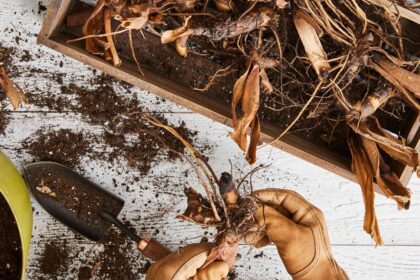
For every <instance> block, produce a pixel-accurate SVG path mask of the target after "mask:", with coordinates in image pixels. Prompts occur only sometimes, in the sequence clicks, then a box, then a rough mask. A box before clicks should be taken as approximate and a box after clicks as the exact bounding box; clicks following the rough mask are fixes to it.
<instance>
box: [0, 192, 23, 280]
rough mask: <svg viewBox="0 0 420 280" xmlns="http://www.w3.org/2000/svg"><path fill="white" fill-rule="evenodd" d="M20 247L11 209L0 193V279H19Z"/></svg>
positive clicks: (20, 265)
mask: <svg viewBox="0 0 420 280" xmlns="http://www.w3.org/2000/svg"><path fill="white" fill-rule="evenodd" d="M21 267H22V248H21V244H20V237H19V230H18V228H17V225H16V221H15V218H14V216H13V213H12V210H11V209H10V207H9V205H8V204H7V202H6V199H5V198H4V197H3V196H2V195H1V194H0V280H18V279H20V273H21Z"/></svg>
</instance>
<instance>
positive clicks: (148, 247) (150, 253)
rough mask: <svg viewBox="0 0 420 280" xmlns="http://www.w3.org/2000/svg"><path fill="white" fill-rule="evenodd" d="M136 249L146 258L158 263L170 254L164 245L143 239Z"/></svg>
mask: <svg viewBox="0 0 420 280" xmlns="http://www.w3.org/2000/svg"><path fill="white" fill-rule="evenodd" d="M138 248H139V249H140V251H141V252H142V253H143V255H144V256H145V257H146V258H149V259H151V260H154V261H158V260H160V259H162V258H164V257H166V256H167V255H169V254H170V253H172V252H171V251H170V250H169V249H168V248H166V246H165V245H163V244H162V243H160V242H159V241H157V240H155V239H147V238H143V239H142V240H141V241H140V242H139V245H138Z"/></svg>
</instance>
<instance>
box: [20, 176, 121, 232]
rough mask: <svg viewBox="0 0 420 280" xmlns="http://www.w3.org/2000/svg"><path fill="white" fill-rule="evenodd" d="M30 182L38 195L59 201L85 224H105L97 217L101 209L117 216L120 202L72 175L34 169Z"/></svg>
mask: <svg viewBox="0 0 420 280" xmlns="http://www.w3.org/2000/svg"><path fill="white" fill-rule="evenodd" d="M28 176H35V177H34V179H33V180H31V183H34V185H35V188H36V190H37V191H38V192H39V194H40V195H42V196H44V197H45V198H47V199H52V200H55V201H57V202H59V203H60V204H61V205H63V206H64V207H65V208H66V209H68V210H69V211H71V212H73V213H74V214H75V215H76V216H77V218H78V219H79V220H80V221H82V222H84V223H85V224H86V225H89V226H92V227H94V228H101V227H102V225H105V224H107V223H106V222H104V221H103V220H102V219H100V218H99V217H98V215H99V213H100V211H101V210H103V209H106V210H107V212H108V213H110V214H111V215H114V216H117V215H118V213H119V212H120V210H121V207H122V203H118V202H117V201H116V200H111V199H107V197H106V196H105V195H104V193H102V192H100V191H92V189H90V188H88V187H87V186H86V185H85V184H83V183H82V182H80V181H77V178H74V177H71V178H69V177H62V176H60V175H59V174H57V173H56V172H55V171H50V170H47V169H45V170H41V171H39V170H36V173H35V174H28Z"/></svg>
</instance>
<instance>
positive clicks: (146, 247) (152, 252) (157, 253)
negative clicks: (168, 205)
mask: <svg viewBox="0 0 420 280" xmlns="http://www.w3.org/2000/svg"><path fill="white" fill-rule="evenodd" d="M100 216H101V217H102V218H103V219H104V220H106V221H108V222H110V223H112V224H114V225H115V226H116V227H118V228H119V229H120V230H121V231H122V232H123V233H125V234H126V235H127V236H129V237H130V238H131V239H132V240H133V241H134V242H136V243H137V247H138V248H139V250H140V251H141V252H142V253H143V255H144V256H145V257H146V258H149V259H151V260H154V261H158V260H160V259H161V258H163V257H165V256H167V255H169V254H170V253H171V251H170V250H169V249H168V248H166V247H165V246H164V245H163V244H161V243H160V242H159V241H157V240H155V239H151V238H148V237H143V238H141V237H139V236H138V235H137V234H135V233H134V232H132V231H131V230H130V229H129V228H128V227H126V226H125V225H124V224H123V223H122V222H121V221H120V220H118V219H117V218H115V217H114V216H112V215H111V214H109V213H107V212H101V213H100Z"/></svg>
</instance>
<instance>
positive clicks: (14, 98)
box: [0, 67, 28, 110]
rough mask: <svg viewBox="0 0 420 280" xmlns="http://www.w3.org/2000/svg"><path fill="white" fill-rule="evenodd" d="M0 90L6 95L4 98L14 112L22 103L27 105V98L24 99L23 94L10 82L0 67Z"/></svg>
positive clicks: (4, 70)
mask: <svg viewBox="0 0 420 280" xmlns="http://www.w3.org/2000/svg"><path fill="white" fill-rule="evenodd" d="M0 88H2V89H3V90H4V92H5V93H6V96H7V98H9V100H10V102H11V103H12V106H13V109H14V110H16V109H17V108H19V105H20V104H21V103H22V102H23V103H28V98H27V97H26V95H25V93H24V92H23V90H22V89H21V88H20V87H19V86H17V85H16V84H14V83H13V82H12V81H11V80H10V78H9V76H8V75H7V73H6V69H4V67H0Z"/></svg>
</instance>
